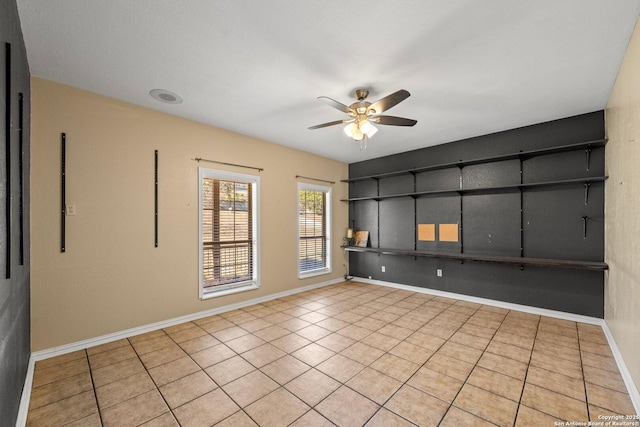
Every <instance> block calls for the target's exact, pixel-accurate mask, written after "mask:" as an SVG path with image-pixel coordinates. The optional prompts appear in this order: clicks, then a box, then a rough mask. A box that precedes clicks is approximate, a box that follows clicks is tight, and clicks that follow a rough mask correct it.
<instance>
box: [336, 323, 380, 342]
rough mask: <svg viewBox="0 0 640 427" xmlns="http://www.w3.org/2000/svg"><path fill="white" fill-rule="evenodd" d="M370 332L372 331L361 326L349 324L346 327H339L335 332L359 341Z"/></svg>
mask: <svg viewBox="0 0 640 427" xmlns="http://www.w3.org/2000/svg"><path fill="white" fill-rule="evenodd" d="M372 332H373V331H371V330H369V329H367V328H362V327H360V326H356V325H349V326H347V327H346V328H342V329H340V330H339V331H338V332H337V333H339V334H340V335H344V336H345V337H347V338H351V339H352V340H355V341H360V340H362V339H364V338H365V337H367V336H369V335H371V333H372Z"/></svg>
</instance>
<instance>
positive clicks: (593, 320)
mask: <svg viewBox="0 0 640 427" xmlns="http://www.w3.org/2000/svg"><path fill="white" fill-rule="evenodd" d="M353 280H357V281H358V282H363V283H369V284H373V285H380V286H387V287H390V288H395V289H402V290H406V291H411V292H419V293H423V294H428V295H435V296H441V297H445V298H454V299H458V300H462V301H468V302H474V303H478V304H484V305H490V306H492V307H500V308H505V309H508V310H517V311H522V312H525V313H531V314H537V315H541V316H548V317H554V318H556V319H563V320H570V321H573V322H581V323H588V324H592V325H597V326H600V327H601V328H602V330H603V332H604V334H605V336H606V337H607V341H608V342H609V346H610V347H611V351H612V353H613V357H614V358H615V360H616V363H617V365H618V369H619V370H620V375H621V376H622V379H623V380H624V383H625V386H626V387H627V391H628V392H629V397H630V398H631V402H632V403H633V407H634V408H635V410H636V414H640V392H638V387H637V386H636V384H635V382H634V381H633V378H632V377H631V373H630V372H629V369H627V365H626V364H625V362H624V359H623V357H622V353H620V350H619V349H618V346H617V344H616V341H615V339H614V338H613V334H612V333H611V330H610V329H609V326H608V325H607V322H606V321H605V320H604V319H600V318H597V317H589V316H583V315H580V314H573V313H566V312H564V311H556V310H549V309H545V308H538V307H530V306H527V305H520V304H514V303H509V302H502V301H496V300H492V299H486V298H479V297H473V296H468V295H462V294H456V293H453V292H446V291H439V290H435V289H428V288H421V287H418V286H411V285H402V284H399V283H392V282H385V281H382V280H373V279H365V278H362V277H354V278H353ZM624 415H631V414H624Z"/></svg>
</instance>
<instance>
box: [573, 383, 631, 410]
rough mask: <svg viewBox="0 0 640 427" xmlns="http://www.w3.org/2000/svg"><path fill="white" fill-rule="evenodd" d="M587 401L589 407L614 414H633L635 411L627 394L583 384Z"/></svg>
mask: <svg viewBox="0 0 640 427" xmlns="http://www.w3.org/2000/svg"><path fill="white" fill-rule="evenodd" d="M585 386H586V388H587V401H588V402H589V404H590V405H594V406H597V407H600V408H604V409H609V410H610V411H612V412H614V413H616V414H625V415H628V414H634V413H635V409H634V408H633V404H632V403H631V399H630V398H629V395H628V394H627V393H620V392H618V391H614V390H610V389H608V388H604V387H600V386H599V385H595V384H591V383H589V382H587V383H585Z"/></svg>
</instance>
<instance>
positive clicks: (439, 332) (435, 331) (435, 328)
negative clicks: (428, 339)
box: [418, 319, 460, 340]
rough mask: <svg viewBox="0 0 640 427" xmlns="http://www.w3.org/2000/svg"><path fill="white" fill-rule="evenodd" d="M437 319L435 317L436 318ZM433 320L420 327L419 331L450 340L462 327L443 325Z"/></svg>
mask: <svg viewBox="0 0 640 427" xmlns="http://www.w3.org/2000/svg"><path fill="white" fill-rule="evenodd" d="M434 320H435V319H434ZM434 320H432V321H431V322H429V323H427V324H426V325H424V326H423V327H422V328H420V329H418V332H421V333H423V334H427V335H432V336H434V337H438V338H440V339H442V340H448V339H449V338H451V336H452V335H453V334H454V333H456V332H457V331H458V330H459V329H460V328H458V327H456V326H442V325H437V324H435V323H433V322H434Z"/></svg>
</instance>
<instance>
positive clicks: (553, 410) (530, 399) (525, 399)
mask: <svg viewBox="0 0 640 427" xmlns="http://www.w3.org/2000/svg"><path fill="white" fill-rule="evenodd" d="M521 404H522V405H525V406H528V407H530V408H532V409H535V410H538V411H540V412H544V413H546V414H549V415H551V416H552V417H557V418H561V419H563V420H575V421H585V420H587V405H586V403H585V402H583V401H580V400H576V399H572V398H570V397H568V396H565V395H563V394H560V393H556V392H553V391H551V390H547V389H544V388H542V387H538V386H536V385H533V384H525V386H524V393H523V394H522V400H521Z"/></svg>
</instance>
